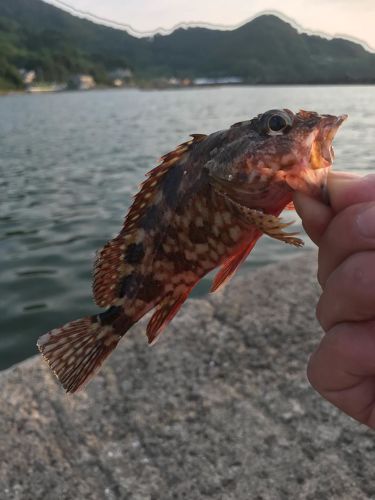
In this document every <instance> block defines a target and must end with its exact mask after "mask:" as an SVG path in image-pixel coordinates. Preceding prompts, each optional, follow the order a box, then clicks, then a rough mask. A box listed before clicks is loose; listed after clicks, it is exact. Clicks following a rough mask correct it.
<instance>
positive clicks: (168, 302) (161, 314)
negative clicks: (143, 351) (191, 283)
mask: <svg viewBox="0 0 375 500" xmlns="http://www.w3.org/2000/svg"><path fill="white" fill-rule="evenodd" d="M189 291H190V290H189ZM188 295H189V293H187V294H184V295H180V296H179V297H177V298H175V297H171V296H168V297H166V298H165V299H164V300H163V302H162V303H161V304H159V306H158V307H157V309H156V311H155V312H154V314H153V315H152V317H151V319H150V321H149V322H148V325H147V331H146V333H147V337H148V343H149V344H154V343H155V342H156V339H157V337H158V336H159V335H160V333H161V332H162V331H163V329H164V328H165V327H166V326H167V324H168V323H169V322H170V321H171V320H172V319H173V317H174V316H175V315H176V314H177V313H178V311H179V309H180V308H181V306H182V304H183V303H184V302H185V300H186V299H187V296H188Z"/></svg>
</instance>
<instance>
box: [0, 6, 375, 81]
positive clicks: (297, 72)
mask: <svg viewBox="0 0 375 500" xmlns="http://www.w3.org/2000/svg"><path fill="white" fill-rule="evenodd" d="M119 67H121V68H124V67H129V68H131V69H132V70H133V72H134V74H135V77H136V79H145V80H147V79H155V78H161V77H165V78H169V77H172V76H173V77H177V78H197V77H208V78H218V77H227V76H237V77H241V78H242V79H243V80H244V81H245V82H248V83H360V82H363V83H375V54H373V53H370V52H368V51H366V50H365V49H364V48H363V47H362V46H361V45H359V44H356V43H352V42H350V41H347V40H344V39H334V40H327V39H325V38H322V37H319V36H315V35H314V36H312V35H308V34H304V33H302V34H300V33H298V31H297V30H296V29H295V28H294V27H293V26H291V25H290V24H289V23H286V22H285V21H283V20H281V19H280V18H278V17H276V16H273V15H263V16H260V17H258V18H256V19H254V20H253V21H250V22H248V23H247V24H244V25H243V26H241V27H239V28H236V29H233V30H227V31H221V30H215V29H208V28H193V27H192V28H179V29H177V30H175V31H174V32H173V33H171V34H169V35H159V34H158V35H155V36H153V37H144V38H137V37H134V36H132V35H130V34H129V33H127V32H126V31H122V30H118V29H113V28H109V27H105V26H102V25H99V24H95V23H93V22H91V21H88V20H85V19H81V18H78V17H75V16H72V15H71V14H69V13H67V12H64V11H62V10H60V9H58V8H56V7H54V6H52V5H49V4H47V3H45V2H43V1H42V0H1V1H0V87H4V88H10V87H19V86H21V85H22V82H21V79H20V76H19V72H18V69H19V68H25V69H34V70H36V71H37V74H38V77H39V79H40V80H47V81H60V82H61V81H65V80H66V79H67V78H69V76H70V75H71V74H74V73H81V72H84V73H89V74H91V75H92V76H94V78H95V79H96V80H97V81H99V82H103V83H105V82H106V80H107V74H108V72H109V71H110V70H112V69H115V68H119Z"/></svg>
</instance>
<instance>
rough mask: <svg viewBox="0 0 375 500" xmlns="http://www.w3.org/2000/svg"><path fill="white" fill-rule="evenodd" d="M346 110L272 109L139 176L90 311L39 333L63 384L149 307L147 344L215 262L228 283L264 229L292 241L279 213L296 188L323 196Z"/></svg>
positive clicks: (88, 373)
mask: <svg viewBox="0 0 375 500" xmlns="http://www.w3.org/2000/svg"><path fill="white" fill-rule="evenodd" d="M345 119H346V115H342V116H338V117H336V116H331V115H320V114H318V113H315V112H308V111H300V112H298V113H296V114H294V113H293V112H291V111H289V110H287V109H282V110H271V111H268V112H266V113H263V114H261V115H258V116H257V117H255V118H253V119H251V120H248V121H244V122H240V123H236V124H234V125H232V126H231V127H230V128H228V129H227V130H222V131H219V132H215V133H213V134H210V135H203V134H193V135H192V136H191V140H189V141H188V142H185V143H183V144H181V145H180V146H178V147H177V148H176V149H175V150H174V151H172V152H171V153H168V154H166V155H164V156H163V157H162V158H161V161H160V164H159V166H157V167H156V168H154V169H153V170H151V172H149V173H148V174H147V179H146V180H145V181H144V182H143V183H142V184H141V186H140V190H139V192H138V194H137V195H136V196H135V198H134V201H133V204H132V206H131V207H130V209H129V212H128V214H127V216H126V218H125V222H124V225H123V227H122V229H121V231H120V232H119V234H118V235H117V236H116V237H115V238H114V239H112V240H111V241H109V242H108V243H107V244H106V245H105V246H104V248H103V249H102V250H101V252H100V253H99V254H98V257H97V260H96V263H95V270H94V282H93V294H94V298H95V302H96V304H97V305H98V306H99V307H102V308H106V310H105V311H104V312H100V313H98V314H96V315H94V316H89V317H86V318H83V319H78V320H76V321H72V322H70V323H68V324H66V325H65V326H62V327H61V328H57V329H54V330H52V331H50V332H49V333H47V334H45V335H43V336H42V337H40V339H39V341H38V347H39V350H40V351H41V353H42V354H43V356H44V358H45V359H46V361H47V362H48V364H49V366H50V367H51V369H52V370H53V371H54V373H55V375H56V376H57V377H58V379H59V380H60V382H61V384H62V385H63V387H64V388H65V390H66V391H67V392H75V391H77V390H78V389H79V388H81V387H82V386H83V385H85V384H86V383H87V382H88V381H89V380H90V379H91V378H92V377H93V375H94V374H95V373H96V372H97V371H98V369H99V368H100V366H101V365H102V363H103V361H104V360H105V359H106V358H107V357H108V356H109V355H110V354H111V352H112V351H113V350H114V349H115V347H116V346H117V344H118V342H119V341H120V339H121V338H122V337H123V336H124V335H125V333H126V332H127V331H128V330H129V328H130V327H131V326H132V325H134V324H135V323H136V322H137V321H138V320H139V319H140V318H142V317H143V316H144V315H145V314H146V313H148V312H149V311H151V310H153V314H152V316H151V318H150V320H149V322H148V325H147V336H148V341H149V343H153V342H154V341H155V340H156V338H157V337H158V335H159V334H160V332H161V331H162V330H163V329H164V327H165V326H166V325H167V324H168V323H169V322H170V321H171V320H172V318H173V317H174V316H175V314H176V313H177V312H178V310H179V309H180V307H181V306H182V304H183V303H184V301H185V300H186V299H187V297H188V295H189V293H190V291H191V290H192V288H193V287H194V286H195V285H196V283H197V282H198V281H199V280H201V279H202V277H203V276H205V275H206V274H207V273H209V272H210V271H212V270H213V269H215V268H216V267H219V270H218V273H217V275H216V278H215V279H214V281H213V285H212V291H215V290H217V289H218V288H219V287H220V286H222V285H223V284H224V283H225V282H227V281H228V280H229V279H230V278H231V277H232V276H233V274H234V273H235V271H236V269H237V268H238V267H239V266H240V264H241V263H242V262H243V261H244V260H245V259H246V257H247V256H248V254H249V252H250V251H251V250H252V248H253V247H254V245H255V243H256V242H257V240H258V239H259V237H260V236H262V235H263V234H266V235H268V236H270V237H272V238H276V239H278V240H281V241H283V242H285V243H289V244H291V245H295V246H300V245H302V241H301V240H300V239H298V238H296V234H297V233H288V232H285V228H286V227H287V226H288V225H289V224H287V223H284V222H282V220H281V219H280V218H279V215H280V213H281V212H282V211H283V210H284V209H285V208H293V206H292V196H293V192H294V191H295V190H298V191H302V192H305V193H307V194H309V195H310V196H314V197H320V198H322V197H323V196H324V191H325V185H326V178H327V174H328V170H329V167H331V165H332V161H333V149H332V141H333V138H334V136H335V134H336V132H337V130H338V128H339V126H340V125H341V124H342V122H343V121H344V120H345Z"/></svg>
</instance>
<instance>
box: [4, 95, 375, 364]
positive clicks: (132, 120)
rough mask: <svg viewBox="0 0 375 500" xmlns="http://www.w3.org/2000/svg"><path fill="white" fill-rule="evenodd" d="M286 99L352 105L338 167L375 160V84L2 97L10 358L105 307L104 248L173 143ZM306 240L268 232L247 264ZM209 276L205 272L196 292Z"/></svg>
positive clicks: (338, 109)
mask: <svg viewBox="0 0 375 500" xmlns="http://www.w3.org/2000/svg"><path fill="white" fill-rule="evenodd" d="M280 107H288V108H290V109H293V110H298V109H300V108H304V109H313V110H316V111H319V112H322V113H333V114H341V113H348V114H349V115H350V120H349V121H348V122H347V123H346V124H345V125H344V127H343V128H342V130H341V131H340V133H339V135H338V138H337V140H336V153H337V159H336V168H337V169H346V170H353V171H359V172H361V173H367V172H369V171H371V170H372V168H373V166H374V165H375V152H374V146H373V144H374V137H375V87H237V88H229V87H226V88H211V89H193V90H178V91H163V92H156V91H147V92H144V91H137V90H120V91H119V90H113V91H112V90H108V91H93V92H87V93H84V92H82V93H80V92H77V93H61V94H50V95H21V96H6V97H1V98H0V118H1V119H0V276H1V277H0V287H1V289H0V294H1V295H0V312H1V314H0V369H1V368H6V367H7V366H10V365H11V364H13V363H14V362H17V361H19V360H21V359H24V358H26V357H28V356H30V355H32V354H33V353H35V352H36V348H35V342H36V339H37V337H38V336H39V335H40V334H42V333H45V332H46V331H48V330H49V329H51V328H54V327H56V326H58V325H60V324H62V323H64V322H65V321H69V320H71V319H75V318H79V317H81V316H85V315H87V314H90V313H94V312H95V311H97V309H96V307H95V305H94V304H93V301H92V298H91V268H92V263H93V259H94V255H95V252H96V250H97V249H99V248H101V246H102V245H103V244H104V243H105V242H106V241H107V240H108V239H110V238H111V237H113V236H114V235H115V234H116V233H117V232H118V230H119V229H120V226H121V223H122V220H123V217H124V215H125V213H126V211H127V208H128V207H129V204H130V202H131V195H132V193H134V191H135V190H136V189H137V186H138V185H139V183H140V182H141V181H142V180H143V177H144V173H145V172H146V171H148V170H150V169H151V168H152V167H153V166H155V165H156V164H157V161H158V158H159V157H160V156H161V154H163V153H165V152H167V151H169V150H171V149H173V148H174V146H175V145H177V144H179V143H181V142H183V141H185V140H186V138H187V136H188V135H189V134H190V133H194V132H195V133H210V132H213V131H215V130H218V129H222V128H227V127H228V125H230V124H232V123H234V122H238V121H241V120H246V119H248V118H249V117H252V116H253V115H255V114H257V113H260V112H263V111H265V110H267V109H271V108H280ZM288 217H290V213H289V214H288ZM292 217H293V218H295V215H292ZM311 246H312V245H311V244H310V243H309V242H308V241H307V244H306V248H310V247H311ZM301 251H303V250H297V249H295V248H289V247H288V246H286V245H282V244H280V243H278V242H276V241H273V240H271V239H270V238H263V239H262V240H261V241H260V242H259V244H258V245H257V247H256V249H255V251H253V252H252V254H251V256H250V258H249V259H248V261H247V262H246V263H245V265H244V266H243V267H242V268H241V270H242V272H244V271H245V270H246V269H248V268H249V267H251V266H260V265H263V264H266V263H269V262H273V261H279V260H281V259H285V258H290V257H292V256H293V255H297V254H298V253H299V252H301ZM249 279H251V275H249ZM208 285H209V280H208V279H205V280H203V282H202V283H201V284H200V285H199V286H198V287H197V288H196V289H195V290H194V295H195V296H199V295H201V294H203V293H205V292H206V291H207V290H208ZM258 285H260V284H257V283H254V286H258ZM249 306H250V305H249ZM187 334H188V333H187Z"/></svg>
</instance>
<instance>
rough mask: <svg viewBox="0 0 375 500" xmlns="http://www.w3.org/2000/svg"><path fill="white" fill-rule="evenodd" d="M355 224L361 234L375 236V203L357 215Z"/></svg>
mask: <svg viewBox="0 0 375 500" xmlns="http://www.w3.org/2000/svg"><path fill="white" fill-rule="evenodd" d="M357 226H358V229H359V232H360V234H361V235H362V236H364V237H365V238H375V205H372V206H371V207H370V208H368V209H367V210H365V211H364V212H362V213H361V214H359V215H358V217H357Z"/></svg>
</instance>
